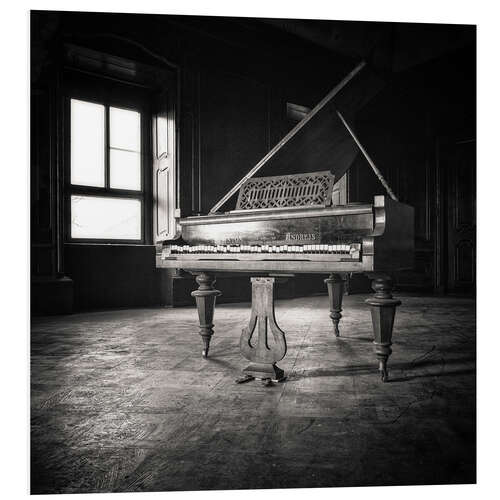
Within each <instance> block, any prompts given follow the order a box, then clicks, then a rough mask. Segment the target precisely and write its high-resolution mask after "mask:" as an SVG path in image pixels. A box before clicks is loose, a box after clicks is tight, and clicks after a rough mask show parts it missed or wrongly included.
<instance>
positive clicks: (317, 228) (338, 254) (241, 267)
mask: <svg viewBox="0 0 500 500" xmlns="http://www.w3.org/2000/svg"><path fill="white" fill-rule="evenodd" d="M367 75H368V76H367ZM378 84H379V81H378V79H377V78H376V77H374V76H373V74H371V73H370V72H369V70H368V69H367V67H366V64H365V63H364V62H361V63H360V64H358V65H357V66H356V67H355V68H354V69H353V70H352V71H351V72H350V73H349V74H348V75H346V77H345V78H344V79H343V80H342V81H340V82H339V83H338V84H337V85H336V86H335V87H334V88H333V89H332V90H331V91H330V92H329V93H328V94H327V95H326V96H325V98H324V99H322V100H321V101H320V102H319V103H318V105H317V106H315V107H314V108H313V109H312V110H310V111H309V112H308V113H307V114H306V115H305V116H304V117H303V118H302V120H301V121H300V122H299V123H298V124H297V125H296V126H295V127H294V128H293V129H292V130H291V131H290V132H289V133H288V134H287V135H286V136H285V137H284V138H283V139H282V140H281V141H279V143H278V144H277V145H276V146H275V147H274V148H272V149H271V150H270V151H269V153H267V155H265V156H264V158H262V160H260V161H259V162H258V163H257V164H256V165H255V166H254V167H253V168H252V169H251V170H250V171H249V172H248V173H247V175H245V176H244V177H243V178H242V179H241V180H240V181H239V182H238V183H237V184H236V185H235V186H234V187H233V188H232V189H231V190H230V191H228V192H227V193H226V194H225V195H224V196H223V197H222V198H221V199H220V200H219V201H218V202H217V203H216V204H215V205H214V207H213V208H212V209H211V211H210V213H209V214H207V215H199V216H192V217H186V218H180V219H179V220H178V225H177V235H176V236H177V237H176V238H174V239H172V240H170V241H165V242H163V243H162V245H160V246H158V247H157V249H158V250H157V258H156V262H157V266H158V267H160V268H173V269H180V270H184V271H186V272H189V273H191V274H193V275H194V276H195V277H196V282H197V283H198V289H197V290H195V291H193V292H192V296H193V297H194V298H195V300H196V305H197V308H198V315H199V322H200V335H201V337H202V340H203V351H202V355H203V356H204V357H207V356H208V353H209V347H210V339H211V337H212V335H213V333H214V324H213V317H214V307H215V302H216V298H217V297H218V296H219V295H220V294H221V292H220V291H218V290H216V289H215V286H214V285H215V275H216V274H219V273H228V272H229V273H243V274H245V275H248V276H249V277H250V280H251V285H252V306H251V312H250V320H249V323H248V325H247V326H245V327H244V328H243V329H242V332H241V336H240V350H241V354H242V355H243V357H245V358H246V359H248V360H249V362H250V363H249V365H248V366H247V367H246V368H245V369H244V370H243V375H242V376H241V377H239V378H238V379H237V382H246V381H248V380H253V379H258V380H261V381H262V382H263V383H264V384H265V385H272V383H274V382H278V381H281V380H284V379H285V373H284V371H283V370H282V369H280V368H279V367H278V366H277V363H278V362H279V361H280V360H281V359H283V357H284V356H285V354H286V351H287V346H286V336H285V333H284V332H283V331H282V330H281V329H280V328H279V326H278V324H277V322H276V318H275V313H274V287H275V284H276V282H277V280H280V279H290V278H292V277H293V276H294V275H295V274H298V273H319V274H325V275H326V276H327V277H326V279H325V280H324V281H325V283H326V285H327V289H328V297H329V308H330V318H331V320H332V325H333V332H334V335H335V336H337V337H338V336H339V335H340V328H339V322H340V319H341V317H342V314H341V312H342V297H343V294H344V284H345V277H346V275H347V274H348V273H365V274H367V275H368V276H369V277H370V279H371V280H372V288H373V290H374V292H375V293H374V295H373V296H372V297H371V298H369V299H367V300H366V303H367V304H368V306H369V308H370V310H371V319H372V325H373V336H374V342H373V343H374V348H375V354H376V357H377V359H378V369H379V372H380V376H381V379H382V381H384V382H385V381H387V380H388V371H387V360H388V358H389V356H390V354H391V352H392V350H391V345H392V330H393V324H394V317H395V312H396V307H397V306H399V305H400V304H401V302H400V301H399V300H397V299H396V298H394V297H393V296H392V288H393V284H392V280H391V277H390V276H391V273H393V272H394V271H400V270H404V269H410V268H412V267H413V253H414V213H413V208H412V207H410V206H408V205H406V204H404V203H401V202H399V201H398V200H397V198H396V196H395V195H394V193H393V192H392V190H391V188H390V187H389V186H388V184H387V182H386V180H385V179H384V178H383V176H382V174H381V172H380V171H379V170H378V168H377V167H376V165H375V163H374V162H373V160H372V159H371V158H370V156H369V155H368V153H367V151H366V150H365V149H364V147H363V146H362V144H361V142H360V141H359V139H358V138H357V136H356V135H355V133H354V131H353V129H352V128H351V126H350V124H349V122H348V119H346V116H352V115H353V113H354V112H356V111H357V110H359V109H360V108H361V107H362V105H363V104H364V100H366V99H367V96H368V97H369V92H368V90H370V91H373V90H374V89H376V88H377V85H378ZM359 152H361V153H362V154H363V155H364V157H365V158H366V160H367V162H368V164H369V166H370V167H371V168H372V169H373V171H374V172H375V174H376V175H377V177H378V178H379V180H380V181H381V183H382V185H383V186H384V188H385V190H386V192H387V193H386V194H384V195H377V196H375V197H374V199H373V203H366V204H359V203H347V204H338V200H337V202H335V196H334V186H335V183H336V181H338V180H339V179H340V178H341V177H342V176H343V175H344V174H345V172H346V171H347V169H348V168H349V166H350V164H351V163H352V160H353V159H354V157H355V156H356V155H357V154H358V153H359ZM257 172H260V173H262V172H269V173H273V174H276V173H277V174H279V175H271V176H258V177H257V176H255V174H256V173H257ZM236 194H237V202H236V207H235V209H233V210H229V211H226V212H222V211H221V207H223V206H224V205H225V204H228V202H230V201H231V200H234V198H235V196H236ZM332 338H334V336H332ZM331 348H332V349H334V348H335V345H334V343H333V342H332V346H331Z"/></svg>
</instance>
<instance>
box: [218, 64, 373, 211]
mask: <svg viewBox="0 0 500 500" xmlns="http://www.w3.org/2000/svg"><path fill="white" fill-rule="evenodd" d="M365 66H366V62H365V61H361V62H360V63H359V64H358V65H357V66H356V67H355V68H354V69H353V70H352V71H351V72H350V73H348V74H347V75H346V76H345V77H344V79H343V80H342V81H341V82H340V83H338V84H337V85H336V86H335V87H334V88H333V89H332V90H331V91H330V92H328V94H327V95H326V96H325V97H324V98H323V99H322V100H321V101H320V102H319V103H318V104H317V105H316V106H315V107H314V108H313V109H312V110H311V111H310V112H309V113H308V114H307V115H306V116H305V117H304V118H303V119H302V120H301V121H300V122H299V123H297V125H295V127H293V129H292V130H290V132H288V134H287V135H285V137H283V139H282V140H281V141H280V142H278V144H276V146H274V148H273V149H271V151H269V153H267V154H266V156H264V158H262V160H260V161H259V163H257V165H255V166H254V167H253V168H252V169H251V170H250V171H249V172H248V173H247V174H246V175H245V176H244V177H242V178H241V179H240V180H239V181H238V182H237V183H236V184H235V185H234V186H233V187H232V188H231V189H230V190H229V191H228V192H227V193H226V194H225V195H224V196H223V197H222V198H221V199H220V200H219V201H218V202H217V203H216V204H215V205H214V206H213V207H212V208H211V209H210V213H211V214H213V213H215V212H217V210H219V208H220V207H221V206H222V205H224V203H226V201H227V200H229V198H231V196H233V194H234V193H236V191H238V189H240V187H241V186H242V185H243V184H244V183H245V182H246V181H247V180H248V179H250V177H253V176H254V175H255V174H256V173H257V172H258V171H259V170H260V169H261V168H262V167H263V166H264V165H265V164H266V163H267V161H268V160H269V159H270V158H272V157H273V156H274V155H275V154H276V153H277V152H278V151H279V150H280V149H281V148H282V147H283V146H284V145H285V144H286V143H287V142H288V141H289V140H290V139H291V138H292V137H293V136H294V135H295V134H296V133H297V132H298V131H299V130H300V129H301V128H302V127H304V125H306V124H307V123H308V122H309V121H310V120H311V118H313V116H314V115H316V114H317V113H318V112H319V111H320V110H321V109H322V108H324V107H325V106H326V105H327V104H328V103H329V102H330V101H331V100H332V99H333V97H334V96H335V95H336V94H338V93H339V92H340V91H341V90H342V89H343V88H344V87H345V86H346V85H347V84H348V83H349V82H350V81H351V80H352V79H353V78H354V77H355V76H356V75H357V74H358V73H359V72H360V71H361V70H362V69H363V68H364V67H365Z"/></svg>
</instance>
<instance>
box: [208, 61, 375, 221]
mask: <svg viewBox="0 0 500 500" xmlns="http://www.w3.org/2000/svg"><path fill="white" fill-rule="evenodd" d="M382 87H383V81H382V79H381V78H380V77H378V76H377V75H376V74H375V73H374V72H373V71H372V70H370V69H369V68H368V67H366V63H365V62H364V61H363V62H361V63H359V64H358V65H357V66H356V67H355V68H354V69H353V70H352V71H351V72H350V73H349V74H348V75H346V77H345V78H344V79H343V80H342V81H341V82H340V83H339V84H338V85H336V86H335V87H334V88H333V89H332V90H331V91H330V92H329V93H328V94H327V95H326V96H325V97H324V98H323V99H322V100H321V101H320V102H319V103H318V104H317V105H316V106H315V107H314V108H313V109H312V110H311V111H310V112H309V113H308V114H307V115H306V116H305V117H304V118H303V119H302V120H301V121H300V122H299V123H298V124H297V125H296V126H295V127H294V128H293V129H292V130H291V131H290V132H289V133H288V134H287V135H286V136H285V137H284V138H283V139H282V140H281V141H280V142H279V143H278V144H277V145H276V146H275V147H274V148H272V149H271V150H270V151H269V152H268V153H267V154H266V155H265V156H264V157H263V158H262V159H261V160H260V161H259V162H258V163H257V164H256V165H255V166H254V167H253V168H252V169H251V170H250V171H249V172H248V173H247V174H246V175H245V176H244V177H243V178H242V179H241V180H240V181H239V182H238V183H237V184H236V185H235V186H233V188H231V190H229V191H228V192H227V193H226V194H225V195H224V196H223V197H222V198H221V199H220V200H219V201H218V202H217V203H216V204H215V205H214V206H213V207H212V209H211V210H210V213H214V212H216V211H217V210H218V209H219V208H220V207H221V206H222V205H224V203H226V201H228V200H229V198H231V196H233V195H234V194H235V193H236V191H238V189H239V188H240V187H241V185H242V184H243V183H244V182H245V181H246V180H248V179H249V178H250V177H253V176H254V175H255V174H256V173H257V172H259V173H260V175H259V176H266V175H284V174H294V173H299V172H300V173H304V172H316V171H319V170H326V169H328V170H330V172H331V173H332V174H333V175H334V176H335V178H336V179H340V178H341V177H342V176H343V175H344V173H345V172H346V171H347V170H348V169H349V167H350V166H351V164H352V162H353V160H354V158H355V157H356V155H357V154H358V151H359V150H358V147H357V145H356V143H355V142H354V141H353V139H352V137H351V135H350V134H349V132H348V131H347V129H346V127H345V126H344V124H343V123H342V121H341V119H340V118H339V116H338V115H337V112H336V110H337V109H339V110H340V111H341V112H342V114H343V115H344V116H346V117H349V118H351V119H350V121H351V122H352V117H354V116H355V114H356V113H357V112H358V111H359V110H360V109H361V108H362V107H363V106H364V105H365V104H366V103H367V102H368V101H370V100H371V99H372V98H373V96H374V95H375V94H376V93H378V92H379V91H380V89H381V88H382Z"/></svg>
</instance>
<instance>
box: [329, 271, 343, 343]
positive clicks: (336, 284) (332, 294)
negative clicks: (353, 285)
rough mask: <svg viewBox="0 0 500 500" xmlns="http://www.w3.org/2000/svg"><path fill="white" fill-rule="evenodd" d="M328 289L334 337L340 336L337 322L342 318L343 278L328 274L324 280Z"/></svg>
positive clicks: (338, 275)
mask: <svg viewBox="0 0 500 500" xmlns="http://www.w3.org/2000/svg"><path fill="white" fill-rule="evenodd" d="M324 281H325V283H326V286H327V287H328V299H329V303H330V318H332V323H333V330H334V332H335V336H336V337H338V336H339V335H340V332H339V321H340V318H342V314H340V313H341V312H342V297H343V295H344V282H345V280H344V278H343V277H342V276H341V275H340V274H330V276H329V277H328V278H327V279H325V280H324Z"/></svg>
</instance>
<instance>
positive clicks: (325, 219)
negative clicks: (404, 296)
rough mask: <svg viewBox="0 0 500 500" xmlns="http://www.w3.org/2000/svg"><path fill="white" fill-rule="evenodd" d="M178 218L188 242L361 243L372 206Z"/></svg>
mask: <svg viewBox="0 0 500 500" xmlns="http://www.w3.org/2000/svg"><path fill="white" fill-rule="evenodd" d="M246 212H248V213H242V212H239V213H229V214H221V215H212V216H199V217H188V218H186V219H183V220H181V221H180V225H181V229H182V239H183V240H184V241H186V242H189V244H190V245H200V244H201V245H228V244H236V245H258V244H261V243H267V244H272V245H284V244H297V245H303V244H315V243H326V242H328V243H332V244H333V243H339V244H341V243H360V242H361V240H362V238H363V236H366V235H369V234H370V233H371V232H372V231H373V225H374V217H373V205H369V204H367V205H353V206H349V205H347V206H344V207H333V208H320V209H307V208H302V209H295V210H276V211H274V212H268V211H260V210H252V211H250V210H249V211H246Z"/></svg>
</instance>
